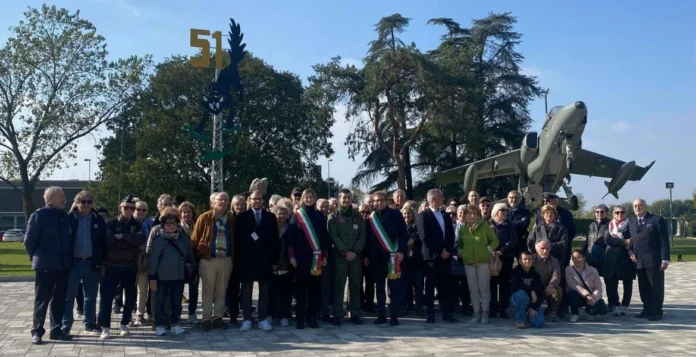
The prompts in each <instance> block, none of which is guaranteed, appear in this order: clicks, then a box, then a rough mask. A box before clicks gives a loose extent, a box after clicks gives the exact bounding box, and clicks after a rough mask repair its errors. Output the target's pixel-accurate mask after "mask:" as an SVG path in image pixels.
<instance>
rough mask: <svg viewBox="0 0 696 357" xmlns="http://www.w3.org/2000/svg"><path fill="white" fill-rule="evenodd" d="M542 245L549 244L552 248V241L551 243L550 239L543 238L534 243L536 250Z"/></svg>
mask: <svg viewBox="0 0 696 357" xmlns="http://www.w3.org/2000/svg"><path fill="white" fill-rule="evenodd" d="M542 243H548V244H549V246H551V241H550V240H548V239H546V238H541V239H539V240H537V241H536V243H534V247H535V248H539V246H540V245H541V244H542Z"/></svg>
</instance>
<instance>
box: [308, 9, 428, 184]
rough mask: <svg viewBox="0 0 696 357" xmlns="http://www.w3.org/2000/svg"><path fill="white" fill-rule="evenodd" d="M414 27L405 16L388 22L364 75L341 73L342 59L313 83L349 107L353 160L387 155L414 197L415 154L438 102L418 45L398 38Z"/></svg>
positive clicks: (324, 67)
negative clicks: (412, 152)
mask: <svg viewBox="0 0 696 357" xmlns="http://www.w3.org/2000/svg"><path fill="white" fill-rule="evenodd" d="M409 22H410V19H408V18H405V17H403V16H401V15H400V14H394V15H391V16H388V17H384V18H382V19H381V20H380V21H379V22H378V23H377V24H376V25H375V31H376V32H377V38H376V39H375V40H374V41H372V42H370V46H369V49H368V53H367V56H366V57H365V58H364V66H363V67H362V68H361V69H357V68H355V67H354V66H345V67H341V66H340V63H339V62H340V57H337V58H334V59H332V61H331V62H329V63H327V64H318V65H316V66H314V69H315V71H316V75H315V76H313V77H310V82H311V83H312V85H314V86H320V87H322V88H323V89H324V90H325V91H326V93H327V96H328V97H332V98H336V99H337V100H339V101H341V102H344V103H345V104H346V105H347V111H346V120H348V121H350V122H351V124H352V126H353V131H351V133H349V134H348V136H347V138H346V144H347V145H348V147H349V155H350V156H351V158H354V157H355V156H356V155H357V154H360V153H362V154H366V155H367V154H370V153H372V152H374V151H375V150H384V151H385V152H386V153H388V155H389V158H390V159H391V160H392V161H393V163H394V165H395V167H396V186H397V187H399V188H401V189H404V190H406V191H407V194H408V195H409V196H410V195H411V191H412V188H413V187H412V183H413V180H412V178H411V171H410V168H409V166H410V150H411V148H412V146H413V145H414V143H415V142H416V140H418V138H419V136H420V133H421V131H422V130H423V128H424V127H425V124H426V122H427V118H428V115H427V110H428V105H432V104H433V102H434V100H435V98H434V97H433V96H432V94H433V93H432V92H431V91H430V85H429V83H430V82H431V73H432V72H434V71H433V69H432V68H431V67H432V63H430V62H429V61H428V58H427V57H426V56H424V55H423V54H422V53H421V52H420V51H419V50H418V48H416V45H415V44H410V45H406V44H405V43H404V42H403V41H402V40H401V39H400V37H399V36H398V35H399V34H400V33H402V32H404V30H405V29H406V27H407V26H408V24H409Z"/></svg>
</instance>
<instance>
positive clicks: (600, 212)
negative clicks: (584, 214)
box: [594, 211, 606, 214]
mask: <svg viewBox="0 0 696 357" xmlns="http://www.w3.org/2000/svg"><path fill="white" fill-rule="evenodd" d="M594 213H599V214H604V213H606V212H604V211H594Z"/></svg>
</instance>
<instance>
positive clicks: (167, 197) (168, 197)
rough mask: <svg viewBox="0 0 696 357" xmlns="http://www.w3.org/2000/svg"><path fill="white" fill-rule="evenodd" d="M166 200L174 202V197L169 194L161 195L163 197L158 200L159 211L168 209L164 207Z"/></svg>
mask: <svg viewBox="0 0 696 357" xmlns="http://www.w3.org/2000/svg"><path fill="white" fill-rule="evenodd" d="M165 200H169V201H171V200H172V196H171V195H169V194H166V193H163V194H161V195H160V196H159V198H158V199H157V209H159V210H163V209H165V208H166V207H165V206H164V201H165Z"/></svg>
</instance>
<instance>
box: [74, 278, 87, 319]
mask: <svg viewBox="0 0 696 357" xmlns="http://www.w3.org/2000/svg"><path fill="white" fill-rule="evenodd" d="M82 289H83V288H82V283H80V285H79V286H78V287H77V295H75V302H76V303H77V312H81V313H83V314H84V312H85V292H84V291H82Z"/></svg>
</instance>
